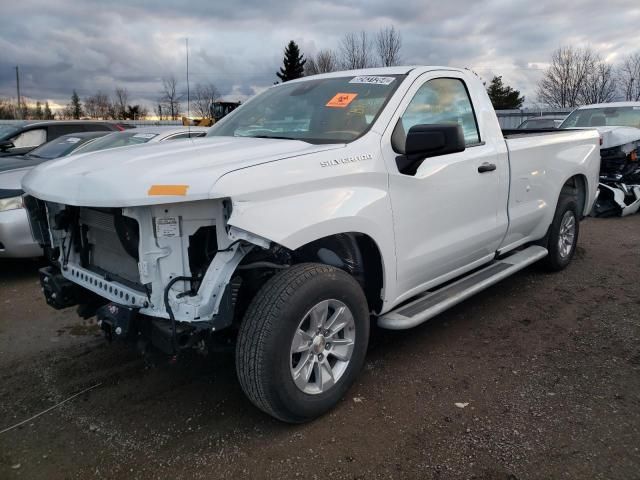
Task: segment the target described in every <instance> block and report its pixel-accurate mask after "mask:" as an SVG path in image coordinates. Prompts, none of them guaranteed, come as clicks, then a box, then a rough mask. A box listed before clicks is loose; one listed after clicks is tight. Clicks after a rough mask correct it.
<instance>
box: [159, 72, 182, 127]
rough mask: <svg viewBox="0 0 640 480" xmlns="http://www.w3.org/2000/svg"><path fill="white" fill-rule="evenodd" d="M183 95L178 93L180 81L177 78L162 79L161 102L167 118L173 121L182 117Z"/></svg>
mask: <svg viewBox="0 0 640 480" xmlns="http://www.w3.org/2000/svg"><path fill="white" fill-rule="evenodd" d="M181 100H182V95H181V94H179V93H178V81H177V80H176V77H174V76H173V75H171V76H170V77H164V78H163V79H162V91H161V92H160V102H161V105H162V110H163V112H164V114H165V116H169V117H170V118H171V120H177V119H178V116H180V101H181Z"/></svg>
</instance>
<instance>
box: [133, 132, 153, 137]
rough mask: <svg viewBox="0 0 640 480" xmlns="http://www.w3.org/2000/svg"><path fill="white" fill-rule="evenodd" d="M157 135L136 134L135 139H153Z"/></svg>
mask: <svg viewBox="0 0 640 480" xmlns="http://www.w3.org/2000/svg"><path fill="white" fill-rule="evenodd" d="M156 135H158V134H157V133H136V134H135V135H134V136H133V138H153V137H155V136H156Z"/></svg>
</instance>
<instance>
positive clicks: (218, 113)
mask: <svg viewBox="0 0 640 480" xmlns="http://www.w3.org/2000/svg"><path fill="white" fill-rule="evenodd" d="M239 106H240V102H213V104H212V105H211V118H213V120H214V121H215V122H217V121H218V120H221V119H222V118H224V117H226V116H227V115H229V114H230V113H231V112H233V111H234V110H235V109H236V108H238V107H239Z"/></svg>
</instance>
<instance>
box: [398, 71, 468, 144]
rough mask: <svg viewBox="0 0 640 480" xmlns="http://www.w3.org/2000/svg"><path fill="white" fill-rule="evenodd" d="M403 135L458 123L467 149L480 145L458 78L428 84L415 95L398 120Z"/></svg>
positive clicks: (466, 98) (461, 83) (433, 81)
mask: <svg viewBox="0 0 640 480" xmlns="http://www.w3.org/2000/svg"><path fill="white" fill-rule="evenodd" d="M401 121H402V127H403V128H404V132H405V135H406V133H407V132H408V131H409V129H410V128H411V127H413V126H414V125H433V124H446V123H458V124H459V125H460V126H461V127H462V131H463V132H464V141H465V144H466V145H473V144H476V143H480V134H479V133H478V124H477V123H476V117H475V114H474V112H473V107H472V105H471V100H470V99H469V94H468V93H467V89H466V87H465V85H464V83H463V82H462V80H459V79H457V78H435V79H433V80H429V81H428V82H426V83H425V84H424V85H422V86H421V87H420V89H419V90H418V91H417V92H416V94H415V96H414V97H413V99H412V100H411V103H409V105H408V106H407V109H406V110H405V112H404V114H403V115H402V118H401Z"/></svg>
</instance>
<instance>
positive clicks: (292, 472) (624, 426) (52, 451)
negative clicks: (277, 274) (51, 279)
mask: <svg viewBox="0 0 640 480" xmlns="http://www.w3.org/2000/svg"><path fill="white" fill-rule="evenodd" d="M639 253H640V215H637V216H635V217H629V218H624V219H589V220H587V221H585V222H584V223H583V224H582V232H581V238H580V243H579V250H578V252H577V256H576V258H575V259H574V262H573V263H572V264H571V266H570V267H569V268H568V269H567V270H565V271H564V272H561V273H558V274H553V275H550V274H545V273H542V272H541V271H539V269H538V268H536V267H535V266H534V267H532V268H529V269H527V270H525V271H523V272H521V273H520V274H518V275H516V276H514V277H512V278H511V279H509V280H506V281H504V282H503V283H501V284H499V285H497V286H495V287H493V288H491V289H489V290H488V291H486V292H485V293H483V294H481V295H479V296H477V297H476V298H473V299H471V300H469V301H467V302H465V303H464V304H462V305H459V306H458V307H456V308H454V309H452V310H450V311H449V312H447V313H445V314H443V315H440V316H439V317H437V318H436V319H434V320H432V321H430V322H428V323H427V324H425V325H423V326H420V327H418V328H415V329H413V330H410V331H406V332H388V331H379V330H376V331H374V334H373V338H372V343H371V346H370V349H369V353H368V356H367V364H366V368H365V371H364V372H363V373H362V375H361V376H360V378H359V381H358V382H357V384H356V385H354V387H353V388H352V389H351V390H350V392H349V393H348V395H347V397H346V398H344V399H343V400H342V402H341V403H340V404H339V405H338V407H337V408H336V409H335V410H333V411H332V412H331V413H330V414H328V415H326V416H324V417H323V418H321V419H319V420H317V421H315V422H312V423H310V424H307V425H301V426H290V425H285V424H282V423H279V422H277V421H275V420H272V419H271V418H269V417H267V416H266V415H264V414H262V413H260V412H259V411H257V410H256V409H255V408H253V407H252V405H251V404H250V403H249V402H248V401H247V400H246V399H245V398H244V396H243V394H242V391H241V390H240V387H239V385H238V382H237V380H236V377H235V372H234V368H233V357H232V355H230V354H216V355H214V356H212V357H209V358H203V357H199V356H193V357H188V358H184V359H182V360H181V361H180V362H179V363H178V364H176V365H169V364H166V363H165V362H160V361H159V362H156V364H155V365H148V364H146V363H145V362H144V361H143V360H142V359H141V358H140V357H138V356H137V355H136V354H135V353H133V352H131V351H129V350H127V349H126V348H124V347H120V346H117V345H107V344H106V343H105V342H104V340H103V339H102V338H101V336H100V335H99V333H98V329H97V327H96V326H95V324H94V323H92V322H86V321H82V320H80V319H78V318H77V317H76V316H75V313H74V311H73V309H71V310H68V311H54V310H51V309H49V308H48V307H47V306H46V305H45V303H44V300H43V299H42V296H41V293H40V289H39V286H38V284H37V267H38V264H37V263H35V262H33V261H23V262H8V261H0V430H2V429H4V428H5V427H7V426H9V425H12V424H15V423H17V422H19V421H21V420H24V419H26V418H28V417H30V416H31V415H34V414H36V413H38V412H40V411H42V410H44V409H46V408H48V407H50V406H52V405H54V404H56V403H57V402H60V401H62V400H64V399H65V398H67V397H69V396H70V395H72V394H74V393H76V392H78V391H81V390H83V389H84V388H87V387H90V386H93V385H96V384H99V386H98V387H97V388H95V389H94V390H92V391H90V392H87V393H85V394H82V395H80V396H78V397H77V398H75V399H73V400H72V401H70V402H68V403H66V404H64V405H62V406H61V407H59V408H57V409H55V410H53V411H51V412H50V413H47V414H45V415H43V416H41V417H39V418H37V419H35V420H33V421H31V422H28V423H27V424H25V425H24V426H23V427H21V428H18V429H15V430H12V431H10V432H7V433H3V434H0V478H3V479H5V478H6V479H12V478H43V479H57V478H82V479H85V478H89V477H95V478H125V477H126V478H278V479H279V478H305V479H307V480H311V479H320V478H332V479H334V478H335V479H340V478H348V479H356V478H358V479H359V478H421V479H425V478H426V479H428V478H434V479H458V478H460V479H505V480H506V479H530V478H533V479H535V478H541V479H548V478H558V479H562V478H571V479H573V478H575V479H586V478H589V479H600V478H601V479H640V450H639V448H640V342H639V341H640V308H639V306H640V282H639V278H638V277H639V273H640V255H639Z"/></svg>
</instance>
